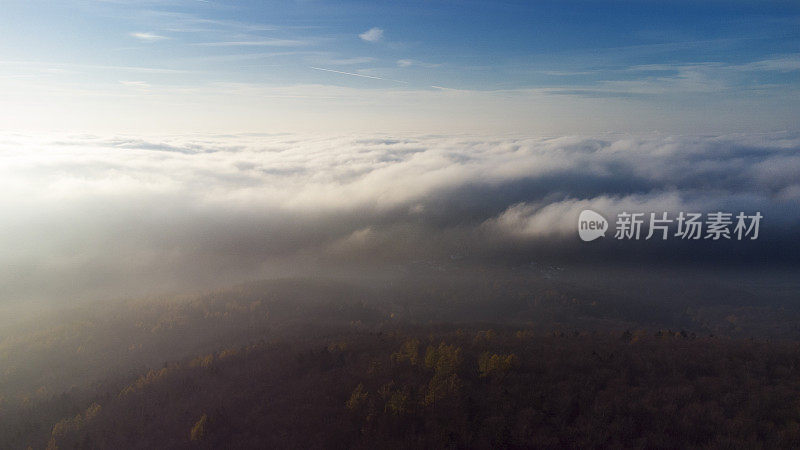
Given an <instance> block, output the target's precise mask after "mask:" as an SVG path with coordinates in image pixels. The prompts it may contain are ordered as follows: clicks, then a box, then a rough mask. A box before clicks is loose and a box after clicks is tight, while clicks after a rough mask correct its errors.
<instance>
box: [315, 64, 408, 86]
mask: <svg viewBox="0 0 800 450" xmlns="http://www.w3.org/2000/svg"><path fill="white" fill-rule="evenodd" d="M309 68H310V69H314V70H321V71H323V72H332V73H338V74H340V75H350V76H352V77H360V78H371V79H373V80H383V81H391V82H393V83H402V84H408V82H407V81H400V80H393V79H391V78H383V77H376V76H373V75H364V74H363V73H353V72H342V71H341V70H333V69H324V68H322V67H313V66H312V67H309Z"/></svg>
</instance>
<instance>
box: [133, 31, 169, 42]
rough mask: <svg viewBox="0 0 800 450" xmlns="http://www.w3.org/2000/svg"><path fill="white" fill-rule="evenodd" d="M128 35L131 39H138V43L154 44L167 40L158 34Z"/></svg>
mask: <svg viewBox="0 0 800 450" xmlns="http://www.w3.org/2000/svg"><path fill="white" fill-rule="evenodd" d="M130 35H131V37H134V38H136V39H139V40H140V41H145V42H156V41H161V40H164V39H167V37H166V36H162V35H160V34H155V33H144V32H136V33H131V34H130Z"/></svg>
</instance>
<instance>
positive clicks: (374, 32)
mask: <svg viewBox="0 0 800 450" xmlns="http://www.w3.org/2000/svg"><path fill="white" fill-rule="evenodd" d="M358 37H360V38H361V39H362V40H364V41H367V42H378V41H380V40H381V39H383V30H382V29H381V28H378V27H375V28H370V29H369V30H367V31H365V32H363V33H361V34H359V35H358Z"/></svg>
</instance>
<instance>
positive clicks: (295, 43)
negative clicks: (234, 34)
mask: <svg viewBox="0 0 800 450" xmlns="http://www.w3.org/2000/svg"><path fill="white" fill-rule="evenodd" d="M309 44H310V42H309V41H304V40H299V39H261V40H254V41H222V42H200V43H197V44H196V45H201V46H204V47H301V46H304V45H309Z"/></svg>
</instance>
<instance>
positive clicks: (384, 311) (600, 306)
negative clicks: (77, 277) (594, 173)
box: [0, 263, 800, 448]
mask: <svg viewBox="0 0 800 450" xmlns="http://www.w3.org/2000/svg"><path fill="white" fill-rule="evenodd" d="M403 273H404V275H399V276H396V277H388V278H386V279H384V280H383V281H381V282H377V281H375V278H370V280H371V282H370V283H369V284H366V283H364V282H361V281H359V280H356V279H351V280H348V281H344V280H341V279H340V280H321V279H311V278H302V279H282V280H273V281H263V282H258V283H249V284H246V285H241V286H238V287H236V288H231V289H227V290H219V291H215V292H212V293H209V294H205V295H199V296H185V297H183V298H177V297H176V298H151V299H146V300H127V301H119V302H103V303H95V304H88V305H86V306H84V307H74V308H72V309H65V310H63V311H61V312H59V313H58V314H53V315H52V316H51V317H50V318H49V319H39V320H37V321H36V322H29V323H20V324H18V325H17V326H16V327H12V328H11V330H12V331H10V332H6V333H5V335H4V336H3V338H2V340H1V341H0V361H2V365H0V368H2V372H0V377H1V378H0V439H1V440H0V447H3V448H25V447H27V446H28V445H32V446H33V447H34V448H45V447H50V448H56V447H57V448H76V447H77V448H114V447H118V448H119V447H124V448H129V447H130V448H188V447H200V448H220V447H226V446H229V447H256V448H268V447H284V448H285V447H289V448H330V447H356V448H375V447H376V446H383V447H394V448H408V447H457V448H465V447H470V448H476V447H496V446H505V447H539V448H563V447H573V448H585V447H619V446H624V447H647V448H654V447H663V448H675V447H680V446H700V447H703V446H711V447H726V446H751V445H753V444H754V443H756V442H758V443H761V444H764V445H766V444H769V445H768V446H770V447H772V446H783V447H792V446H794V445H796V444H797V443H798V442H800V441H798V439H800V434H799V433H800V426H798V423H800V408H799V407H800V404H798V403H797V398H800V383H799V382H798V380H800V328H798V324H800V308H798V307H797V306H796V305H794V304H793V302H792V300H793V299H796V298H797V297H796V295H797V291H796V288H795V287H794V286H793V285H792V283H791V281H787V280H788V279H784V280H783V284H779V283H778V282H777V281H776V280H775V274H774V273H773V274H772V275H771V277H766V276H765V277H762V278H763V279H762V284H760V285H756V286H755V288H756V289H757V290H754V289H753V286H750V288H748V287H747V285H744V284H743V283H742V282H741V280H738V281H737V279H736V277H735V276H733V275H735V274H731V273H729V274H718V275H715V276H707V277H705V278H703V279H700V278H691V277H689V276H686V274H685V273H683V274H681V273H680V272H675V271H672V270H666V269H665V270H664V271H661V272H656V271H653V270H649V271H648V272H647V273H648V274H649V275H645V274H644V273H638V272H637V271H634V270H631V269H628V270H627V271H623V270H607V271H605V272H603V273H594V274H593V275H591V276H590V275H589V274H588V273H586V272H580V273H579V271H578V270H575V269H574V268H573V269H571V268H564V267H559V266H544V267H538V266H524V267H518V268H514V269H503V270H500V269H495V270H490V269H486V268H483V269H480V270H478V269H468V268H456V267H455V266H453V265H447V264H444V265H440V266H438V268H437V269H435V270H433V269H431V264H428V263H421V264H420V265H419V267H418V266H411V267H409V268H407V269H406V270H405V271H404V272H403ZM754 279H755V278H754V277H752V276H751V277H749V278H748V280H749V283H750V284H751V285H752V284H753V283H754V281H753V280H754ZM767 285H768V286H769V288H767V287H766V286H767ZM767 289H769V291H770V292H771V293H772V297H771V298H770V299H764V298H763V297H762V296H760V295H759V294H758V292H763V291H765V290H767ZM767 300H768V301H767Z"/></svg>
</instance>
